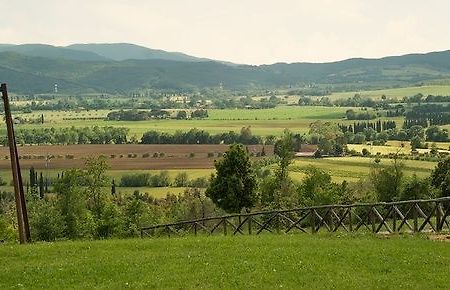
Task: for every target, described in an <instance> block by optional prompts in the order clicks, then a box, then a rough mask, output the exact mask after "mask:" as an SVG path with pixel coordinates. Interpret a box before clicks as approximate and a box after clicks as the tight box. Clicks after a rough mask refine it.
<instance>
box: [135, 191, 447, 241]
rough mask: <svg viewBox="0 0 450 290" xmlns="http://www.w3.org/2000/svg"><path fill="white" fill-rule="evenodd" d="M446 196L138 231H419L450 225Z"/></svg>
mask: <svg viewBox="0 0 450 290" xmlns="http://www.w3.org/2000/svg"><path fill="white" fill-rule="evenodd" d="M449 216H450V197H444V198H438V199H430V200H408V201H398V202H389V203H367V204H352V205H323V206H312V207H303V208H294V209H287V210H273V211H263V212H252V213H245V214H232V215H225V216H220V217H210V218H202V219H196V220H190V221H181V222H175V223H169V224H160V225H154V226H149V227H143V228H141V237H146V236H148V237H161V236H166V237H171V236H184V235H189V234H193V235H215V234H222V235H245V234H248V235H252V234H256V235H259V234H262V233H286V234H287V233H294V232H300V233H317V232H319V231H327V232H337V231H345V232H358V231H359V232H362V231H365V232H372V233H400V232H410V233H420V232H427V233H430V232H434V233H439V232H447V231H449V230H450V225H449V221H448V219H450V218H449Z"/></svg>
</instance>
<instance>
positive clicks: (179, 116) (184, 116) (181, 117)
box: [176, 110, 187, 120]
mask: <svg viewBox="0 0 450 290" xmlns="http://www.w3.org/2000/svg"><path fill="white" fill-rule="evenodd" d="M176 118H177V119H178V120H185V119H187V113H186V111H184V110H181V111H178V113H177V117H176Z"/></svg>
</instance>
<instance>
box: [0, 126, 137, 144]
mask: <svg viewBox="0 0 450 290" xmlns="http://www.w3.org/2000/svg"><path fill="white" fill-rule="evenodd" d="M128 131H129V129H128V128H117V127H98V126H94V127H84V128H76V127H70V128H58V129H56V128H36V129H18V130H16V132H15V133H16V134H15V135H16V136H15V137H16V142H17V143H19V144H22V145H24V144H38V145H41V144H61V145H69V144H70V145H71V144H125V143H127V134H128ZM0 142H1V144H2V145H4V146H6V145H7V144H8V139H7V136H1V137H0Z"/></svg>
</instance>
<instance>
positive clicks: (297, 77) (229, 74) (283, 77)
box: [0, 44, 450, 94]
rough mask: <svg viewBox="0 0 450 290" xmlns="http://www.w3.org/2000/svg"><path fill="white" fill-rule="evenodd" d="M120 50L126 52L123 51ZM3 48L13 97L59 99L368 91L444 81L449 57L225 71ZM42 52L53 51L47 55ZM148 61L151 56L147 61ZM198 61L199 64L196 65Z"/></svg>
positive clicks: (1, 64)
mask: <svg viewBox="0 0 450 290" xmlns="http://www.w3.org/2000/svg"><path fill="white" fill-rule="evenodd" d="M126 46H127V48H129V44H126ZM6 47H8V46H6ZM12 47H14V46H12ZM30 47H31V48H33V47H37V48H38V49H37V52H36V51H34V52H33V51H31V52H30V49H31V48H30ZM72 47H73V46H72ZM136 47H138V49H139V50H141V49H142V48H143V47H139V46H134V45H133V46H132V48H133V49H134V48H136ZM4 48H5V46H2V45H0V81H2V82H7V83H10V87H11V88H13V90H14V91H15V92H18V93H51V92H52V89H53V84H54V83H55V82H56V83H58V87H59V90H60V92H65V93H83V92H108V93H121V94H122V93H125V94H126V93H128V92H133V91H139V90H146V89H156V90H169V91H197V90H200V89H204V88H219V87H224V88H225V89H228V90H252V89H274V88H275V89H276V88H286V87H288V88H289V87H302V86H305V85H310V84H326V85H339V86H345V87H362V88H364V87H367V88H373V87H376V86H380V87H393V86H408V85H412V84H417V83H421V82H426V81H433V80H442V79H450V50H445V51H441V52H431V53H411V54H407V55H403V56H387V57H383V58H378V59H368V58H351V59H347V60H341V61H336V62H327V63H307V62H297V63H275V64H271V65H258V66H257V65H237V64H233V65H229V64H227V63H223V62H219V61H214V60H208V59H202V58H195V57H193V59H191V58H190V56H187V55H184V54H181V56H182V59H185V57H187V59H188V60H186V61H183V60H181V61H180V59H179V58H175V59H169V60H168V59H159V58H149V59H123V60H111V59H109V58H107V57H106V56H105V53H104V51H103V55H99V54H96V53H95V52H93V51H81V52H82V53H88V54H87V55H86V54H79V53H78V52H76V53H74V51H77V50H74V49H71V48H64V47H63V48H62V50H58V51H59V52H60V53H64V54H63V56H62V57H61V54H56V53H54V54H53V55H51V57H48V56H47V55H48V52H47V53H43V52H42V51H43V50H45V49H47V48H49V47H48V46H42V45H34V46H33V45H31V46H30V45H28V46H27V49H24V48H21V49H19V50H18V51H19V52H17V47H16V51H15V52H14V51H13V52H11V51H8V50H7V49H6V50H5V49H4ZM49 49H50V50H51V51H53V52H55V51H54V48H51V47H50V48H49ZM143 49H144V50H143V51H144V57H145V52H149V51H150V52H152V51H151V50H146V48H143ZM24 51H25V52H24ZM78 51H79V50H78ZM154 51H159V50H153V52H154ZM122 52H123V50H122V51H121V52H120V53H119V55H118V56H117V55H116V56H115V57H116V58H117V59H120V58H119V56H121V57H122V58H124V57H126V55H124V54H121V53H122ZM129 52H130V51H128V53H129ZM27 53H28V55H27ZM30 54H31V55H30ZM39 54H41V55H39ZM128 55H129V54H128ZM109 56H110V57H112V55H109ZM154 56H155V54H153V55H150V57H154ZM171 56H173V55H171ZM177 56H180V55H177ZM70 58H72V59H70ZM73 58H74V59H73ZM79 58H82V60H80V59H79ZM86 58H90V60H86ZM197 59H198V60H199V61H195V60H197ZM39 81H40V82H41V84H39Z"/></svg>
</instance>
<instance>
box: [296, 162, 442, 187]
mask: <svg viewBox="0 0 450 290" xmlns="http://www.w3.org/2000/svg"><path fill="white" fill-rule="evenodd" d="M391 162H392V160H390V159H382V160H381V162H380V166H388V165H390V164H391ZM401 162H402V163H403V164H404V172H405V175H406V176H411V175H413V174H416V175H417V176H419V177H427V176H429V175H430V173H431V171H432V170H433V169H434V168H435V166H436V164H437V163H436V162H429V161H418V160H401ZM373 164H374V159H373V158H367V157H331V158H322V159H309V158H303V159H301V158H300V159H296V160H295V162H294V163H293V164H292V165H291V167H290V170H291V172H290V174H291V177H292V178H293V179H294V180H300V179H301V178H302V177H303V176H304V175H305V173H304V172H305V169H306V168H307V167H308V166H315V167H317V168H320V169H323V170H325V171H326V172H328V173H329V174H330V175H331V177H332V179H333V181H336V182H342V181H344V180H346V181H348V182H355V181H358V180H359V179H361V178H365V177H368V176H369V172H370V168H371V166H373Z"/></svg>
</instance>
